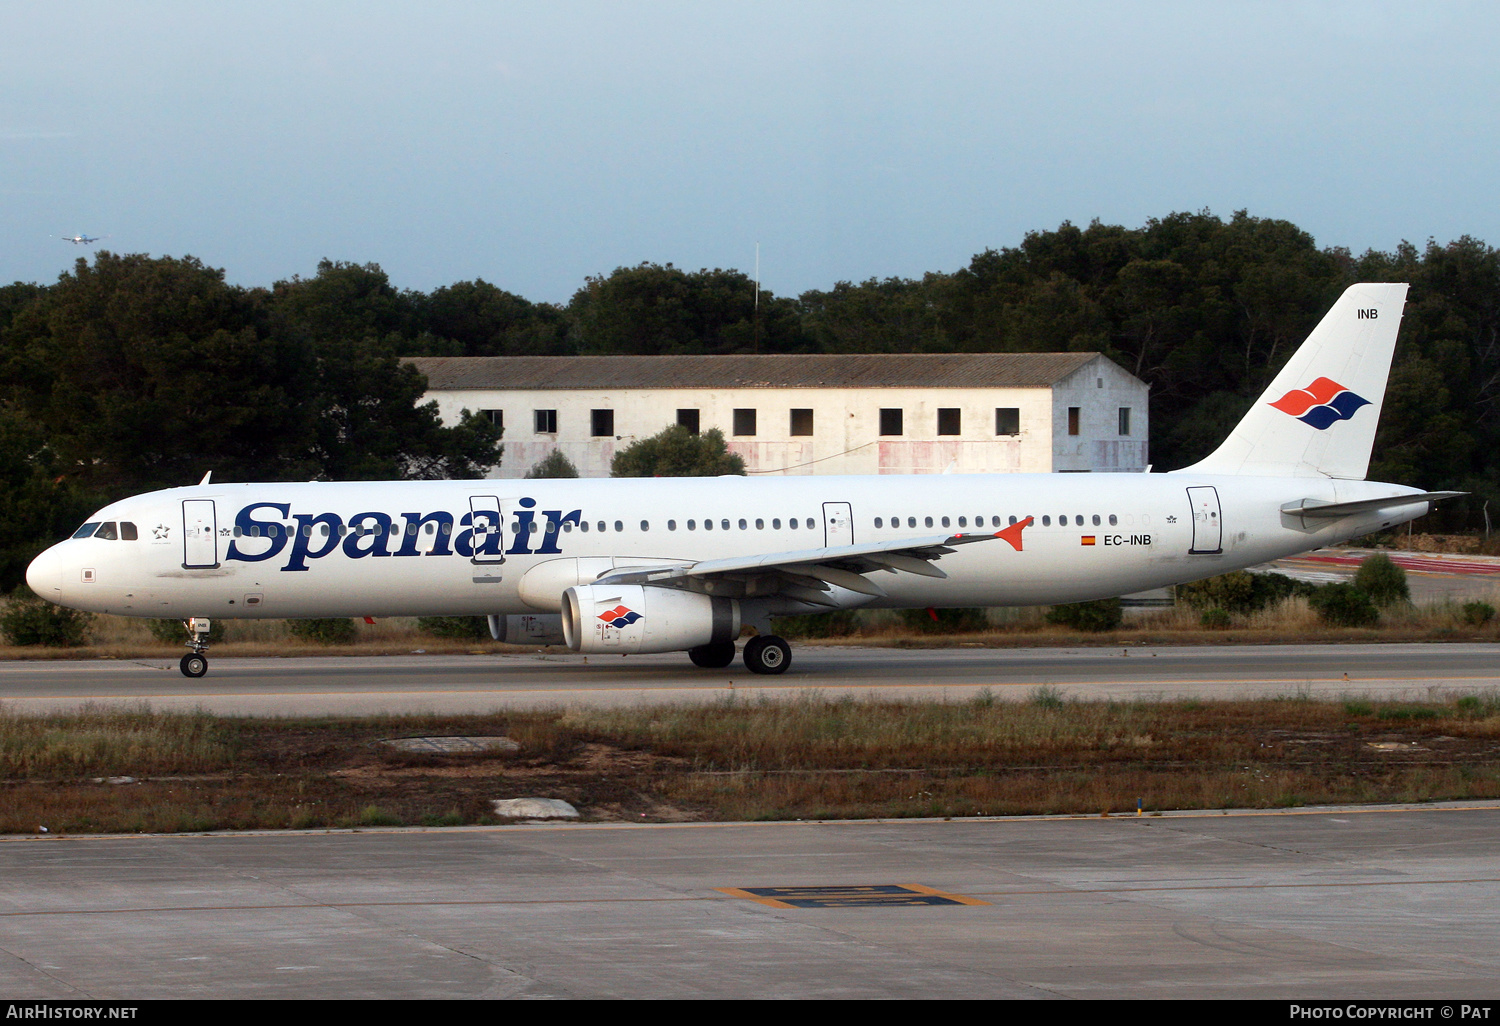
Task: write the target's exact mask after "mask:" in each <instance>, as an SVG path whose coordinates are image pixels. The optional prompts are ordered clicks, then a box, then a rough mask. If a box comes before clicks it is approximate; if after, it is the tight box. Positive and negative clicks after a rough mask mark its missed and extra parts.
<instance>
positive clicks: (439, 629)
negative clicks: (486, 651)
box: [417, 616, 490, 641]
mask: <svg viewBox="0 0 1500 1026" xmlns="http://www.w3.org/2000/svg"><path fill="white" fill-rule="evenodd" d="M417 630H419V631H421V632H422V633H423V634H430V635H432V636H433V637H434V638H457V639H459V640H460V641H481V640H483V641H488V640H489V637H490V625H489V621H488V620H487V619H485V618H484V617H482V616H419V617H417Z"/></svg>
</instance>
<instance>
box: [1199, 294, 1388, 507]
mask: <svg viewBox="0 0 1500 1026" xmlns="http://www.w3.org/2000/svg"><path fill="white" fill-rule="evenodd" d="M1406 290H1407V286H1406V285H1386V284H1362V285H1351V286H1349V288H1347V289H1346V290H1344V294H1343V295H1342V296H1340V297H1339V300H1338V302H1337V303H1334V304H1333V309H1331V310H1329V311H1328V313H1327V314H1326V315H1325V316H1324V317H1323V319H1322V320H1321V321H1319V322H1318V326H1317V327H1316V328H1314V329H1313V331H1312V334H1311V335H1308V336H1307V341H1305V342H1303V343H1302V345H1301V347H1300V348H1299V349H1298V350H1297V351H1296V352H1295V353H1293V354H1292V358H1291V359H1290V360H1288V361H1287V364H1286V366H1285V367H1283V368H1281V373H1280V374H1278V375H1276V379H1275V380H1274V381H1272V382H1271V384H1270V387H1268V388H1267V389H1266V390H1265V392H1264V393H1263V394H1262V395H1261V397H1260V398H1259V399H1257V400H1256V401H1255V405H1253V406H1251V407H1250V412H1248V413H1246V414H1245V416H1244V419H1242V420H1241V421H1240V422H1239V424H1238V425H1237V426H1236V427H1235V429H1234V430H1233V431H1232V432H1230V434H1229V437H1228V438H1226V439H1225V440H1224V443H1223V444H1222V445H1220V446H1219V448H1218V449H1216V450H1214V452H1213V454H1212V455H1211V456H1209V457H1208V458H1207V459H1203V460H1200V461H1199V462H1197V463H1195V464H1193V465H1192V466H1191V467H1184V468H1183V469H1182V470H1180V471H1177V473H1194V474H1243V475H1253V476H1259V477H1332V478H1340V479H1343V480H1349V481H1362V480H1364V477H1365V474H1366V472H1367V471H1368V470H1369V468H1370V450H1371V448H1372V447H1373V446H1374V444H1375V427H1376V425H1377V424H1378V423H1379V421H1380V407H1381V404H1382V403H1383V402H1384V400H1385V383H1386V378H1387V377H1388V376H1389V374H1390V370H1391V356H1392V354H1393V353H1394V352H1395V348H1396V332H1397V330H1398V329H1399V328H1400V327H1401V311H1402V307H1403V306H1404V305H1405V303H1406Z"/></svg>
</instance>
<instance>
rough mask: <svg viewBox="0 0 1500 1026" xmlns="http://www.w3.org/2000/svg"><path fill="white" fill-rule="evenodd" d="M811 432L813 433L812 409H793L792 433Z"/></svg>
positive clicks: (803, 433)
mask: <svg viewBox="0 0 1500 1026" xmlns="http://www.w3.org/2000/svg"><path fill="white" fill-rule="evenodd" d="M812 433H813V411H812V410H793V411H792V434H793V435H810V434H812Z"/></svg>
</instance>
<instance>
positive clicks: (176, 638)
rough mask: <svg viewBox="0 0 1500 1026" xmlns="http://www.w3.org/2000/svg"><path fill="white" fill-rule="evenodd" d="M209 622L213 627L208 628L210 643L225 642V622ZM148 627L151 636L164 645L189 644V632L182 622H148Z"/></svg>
mask: <svg viewBox="0 0 1500 1026" xmlns="http://www.w3.org/2000/svg"><path fill="white" fill-rule="evenodd" d="M209 622H210V623H211V624H212V626H210V627H209V628H208V643H209V644H210V645H217V644H218V643H219V642H221V641H223V640H224V621H223V620H217V619H216V620H210V621H209ZM146 626H147V627H149V628H150V629H151V636H152V637H153V638H155V639H156V640H157V641H160V642H161V643H162V644H164V645H185V644H187V640H188V630H187V628H186V627H184V626H183V625H182V621H181V620H147V621H146Z"/></svg>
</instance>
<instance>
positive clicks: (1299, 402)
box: [1270, 378, 1370, 431]
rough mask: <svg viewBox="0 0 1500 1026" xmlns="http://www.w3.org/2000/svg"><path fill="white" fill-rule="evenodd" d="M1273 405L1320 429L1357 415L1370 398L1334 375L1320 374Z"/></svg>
mask: <svg viewBox="0 0 1500 1026" xmlns="http://www.w3.org/2000/svg"><path fill="white" fill-rule="evenodd" d="M1270 405H1272V406H1274V407H1276V408H1277V409H1278V410H1280V411H1281V412H1282V413H1285V414H1288V415H1290V416H1293V417H1296V418H1297V419H1298V420H1300V421H1302V423H1304V424H1310V425H1312V426H1313V427H1315V428H1317V429H1318V430H1319V431H1326V430H1327V429H1328V428H1329V426H1330V425H1332V424H1334V423H1335V422H1336V421H1340V420H1348V419H1349V418H1350V417H1352V416H1354V414H1355V411H1357V410H1358V409H1359V408H1360V407H1361V406H1369V405H1370V400H1368V399H1366V398H1364V397H1363V396H1361V395H1356V394H1355V393H1353V392H1351V391H1349V390H1348V389H1347V388H1345V387H1344V386H1343V385H1341V384H1339V383H1338V382H1337V381H1334V380H1333V379H1332V378H1318V379H1317V380H1316V381H1314V382H1313V383H1312V384H1311V385H1308V386H1307V387H1306V388H1294V389H1292V390H1291V391H1290V392H1288V393H1287V394H1286V395H1284V396H1282V397H1281V398H1280V399H1278V400H1276V401H1275V402H1274V403H1271V404H1270Z"/></svg>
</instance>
